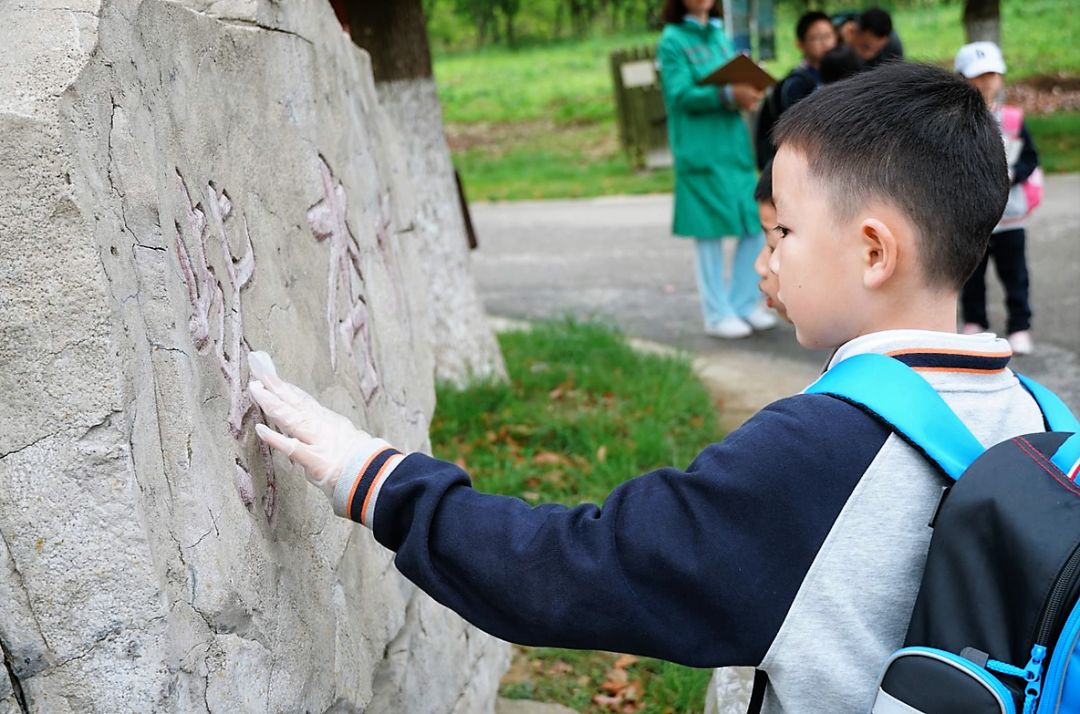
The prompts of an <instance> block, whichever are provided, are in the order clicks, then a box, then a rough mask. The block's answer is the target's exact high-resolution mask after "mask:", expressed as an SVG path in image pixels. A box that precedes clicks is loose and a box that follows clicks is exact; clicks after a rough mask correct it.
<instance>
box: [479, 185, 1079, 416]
mask: <svg viewBox="0 0 1080 714" xmlns="http://www.w3.org/2000/svg"><path fill="white" fill-rule="evenodd" d="M472 215H473V221H474V222H475V224H476V229H477V234H478V236H479V240H480V246H481V247H480V249H479V250H477V251H476V252H475V253H474V254H473V267H474V273H475V275H476V279H477V283H478V285H479V288H480V292H481V295H482V297H483V300H484V303H485V305H486V306H487V309H488V312H489V313H491V314H492V315H496V316H501V317H510V318H518V319H535V318H545V317H556V316H560V315H565V314H574V315H580V316H589V317H601V318H605V319H610V320H613V321H615V322H616V323H617V324H618V325H620V326H621V327H622V328H623V329H624V330H625V331H626V332H627V333H629V334H631V335H634V336H637V337H642V338H646V339H649V340H654V341H656V342H661V343H664V344H667V345H671V346H674V347H678V348H681V349H685V350H687V351H688V352H690V353H691V354H693V355H696V356H698V357H699V359H700V362H699V368H700V369H701V370H702V371H703V372H705V373H706V375H707V376H711V377H712V379H710V381H711V382H713V383H714V384H719V385H721V387H722V388H721V394H722V395H723V397H724V399H725V404H724V405H723V407H724V408H725V410H726V412H727V413H728V420H727V421H728V423H727V424H725V426H728V427H730V426H734V425H737V424H738V423H739V422H741V420H742V419H743V418H745V417H746V416H749V414H751V413H753V412H754V411H756V410H757V409H759V408H760V407H761V406H764V405H765V404H767V403H769V402H770V401H773V400H774V399H778V398H780V397H783V396H787V395H790V394H793V393H795V392H797V391H799V390H800V389H801V388H802V387H804V386H805V385H806V384H808V383H809V382H810V381H812V380H813V379H814V377H815V376H816V375H817V373H818V371H819V370H820V368H821V365H822V363H823V362H824V359H825V357H826V355H825V354H824V353H820V352H818V353H815V352H809V351H806V350H803V349H802V348H800V347H799V346H798V344H797V343H796V342H795V335H794V331H793V330H792V329H791V328H790V327H788V326H786V325H784V326H782V327H780V328H778V329H776V330H772V331H770V332H766V333H759V334H757V335H755V336H753V337H750V338H747V339H745V340H739V341H733V342H731V341H720V340H715V339H712V338H709V337H706V336H705V335H704V334H703V333H702V329H701V328H702V324H701V313H700V309H699V307H698V301H697V291H696V287H695V285H694V272H693V250H692V246H691V245H690V243H689V242H688V241H684V240H678V239H674V238H672V237H670V233H669V226H670V219H671V196H669V195H655V196H642V197H614V198H603V199H590V200H581V201H529V202H513V203H496V204H482V203H481V204H474V205H473V207H472ZM1028 235H1029V258H1028V259H1029V263H1030V266H1031V273H1032V296H1033V303H1034V307H1033V310H1034V313H1035V317H1034V325H1035V329H1034V334H1035V339H1036V343H1037V345H1036V347H1037V351H1036V354H1035V355H1032V356H1030V357H1023V358H1016V359H1015V360H1014V367H1016V368H1017V369H1018V370H1020V371H1023V372H1024V373H1026V374H1029V375H1031V376H1032V377H1034V378H1036V379H1039V380H1041V381H1043V382H1044V383H1045V384H1046V385H1047V386H1049V387H1051V388H1052V389H1055V390H1057V391H1058V393H1059V394H1061V396H1062V397H1063V398H1064V399H1065V400H1066V402H1067V403H1069V405H1070V406H1072V407H1073V408H1074V409H1076V410H1080V174H1069V175H1062V176H1053V177H1051V178H1050V179H1049V181H1048V182H1047V190H1046V199H1045V204H1044V205H1043V206H1042V207H1040V209H1039V210H1038V211H1037V212H1036V214H1035V216H1033V218H1032V220H1031V222H1030V225H1029V227H1028ZM995 281H996V279H988V283H991V285H992V288H991V291H990V295H989V297H988V302H989V304H990V308H991V312H990V318H991V321H992V323H993V324H992V329H995V328H996V329H998V330H1001V329H1003V327H1004V309H1003V307H1002V295H1001V290H1000V288H999V287H998V286H997V285H996V282H995Z"/></svg>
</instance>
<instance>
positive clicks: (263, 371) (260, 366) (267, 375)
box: [248, 352, 286, 392]
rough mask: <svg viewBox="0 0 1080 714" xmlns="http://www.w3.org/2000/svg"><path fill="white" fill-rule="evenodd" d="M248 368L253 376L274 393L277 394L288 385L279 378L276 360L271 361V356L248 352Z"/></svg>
mask: <svg viewBox="0 0 1080 714" xmlns="http://www.w3.org/2000/svg"><path fill="white" fill-rule="evenodd" d="M248 368H249V369H250V370H251V376H253V377H254V378H255V379H256V380H258V381H260V382H262V383H263V384H264V385H266V387H267V388H268V389H269V390H270V391H272V392H277V391H278V390H279V389H280V388H281V387H282V385H284V384H286V383H285V382H283V381H282V380H281V378H280V377H278V373H277V369H276V368H275V367H274V360H272V359H270V355H268V354H267V353H265V352H248Z"/></svg>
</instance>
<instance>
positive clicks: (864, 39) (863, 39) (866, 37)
mask: <svg viewBox="0 0 1080 714" xmlns="http://www.w3.org/2000/svg"><path fill="white" fill-rule="evenodd" d="M852 44H853V46H854V48H855V53H856V54H858V55H859V57H862V58H863V60H865V61H870V60H872V59H874V58H875V57H877V56H878V53H879V52H881V51H882V50H883V49H885V45H887V44H889V38H888V37H878V36H877V35H875V34H874V33H873V32H870V31H869V30H859V31H857V32H856V33H855V42H854V43H852Z"/></svg>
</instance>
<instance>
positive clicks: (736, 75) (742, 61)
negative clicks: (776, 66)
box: [698, 54, 776, 91]
mask: <svg viewBox="0 0 1080 714" xmlns="http://www.w3.org/2000/svg"><path fill="white" fill-rule="evenodd" d="M698 84H749V85H750V86H751V87H754V88H755V89H760V90H761V91H765V90H766V89H768V88H769V87H771V86H773V85H774V84H776V80H775V79H773V76H772V75H771V74H769V73H768V72H766V71H765V70H764V69H763V68H762V67H761V65H759V64H758V63H757V62H755V61H754V60H752V59H750V58H749V57H747V56H746V55H743V54H738V55H735V56H734V57H732V58H731V59H730V60H728V62H727V64H725V65H723V66H722V67H720V68H719V69H717V70H715V71H713V72H712V73H711V74H710V75H709V76H707V77H705V78H703V79H701V80H699V81H698Z"/></svg>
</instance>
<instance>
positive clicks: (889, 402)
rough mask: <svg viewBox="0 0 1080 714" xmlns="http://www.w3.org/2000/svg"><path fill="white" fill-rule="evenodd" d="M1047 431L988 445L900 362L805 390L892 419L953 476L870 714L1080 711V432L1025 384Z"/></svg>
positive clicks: (1055, 403) (885, 361) (1043, 392)
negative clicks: (901, 638) (901, 635)
mask: <svg viewBox="0 0 1080 714" xmlns="http://www.w3.org/2000/svg"><path fill="white" fill-rule="evenodd" d="M1017 377H1018V378H1019V379H1020V382H1021V383H1022V384H1023V386H1024V387H1025V388H1026V389H1027V390H1028V392H1030V393H1031V395H1032V396H1033V397H1034V398H1035V400H1036V401H1037V402H1038V404H1039V407H1040V409H1041V410H1042V413H1043V418H1044V421H1045V423H1046V425H1047V429H1048V431H1047V432H1044V433H1039V434H1029V435H1026V436H1018V437H1015V438H1012V439H1009V440H1007V441H1004V442H1001V443H1000V444H997V445H994V446H991V447H990V448H988V449H986V448H984V447H983V446H982V445H981V444H980V443H979V442H978V441H977V440H976V439H975V437H974V436H973V435H972V434H971V432H970V431H969V430H968V429H967V427H966V426H964V424H963V423H962V422H961V421H960V419H959V418H958V417H957V416H956V415H955V414H954V413H953V412H952V410H951V409H950V408H949V407H948V405H946V403H945V401H944V400H943V399H942V398H941V396H940V395H939V394H938V393H937V391H936V390H935V389H934V388H933V387H932V386H930V384H929V383H928V382H926V381H925V380H924V379H923V378H922V377H920V376H919V375H918V374H917V373H916V372H915V371H914V370H912V369H910V368H909V367H908V366H907V365H905V364H903V363H901V362H899V361H898V360H895V359H893V358H891V357H886V356H883V355H876V354H864V355H857V356H855V357H851V358H849V359H846V360H844V361H843V362H840V363H839V364H837V365H836V366H834V367H833V368H832V369H830V370H829V371H828V372H826V373H825V374H824V375H822V377H821V378H820V379H819V380H818V381H817V382H815V383H814V384H813V385H812V386H811V387H810V388H809V389H808V390H807V392H809V393H816V394H826V395H830V396H833V397H835V398H838V399H841V400H843V401H846V402H848V403H850V404H853V405H855V406H857V407H859V408H861V409H862V410H864V411H866V412H868V413H870V414H871V415H873V416H875V417H876V418H878V419H879V420H881V421H882V422H883V423H885V424H886V425H887V426H888V427H889V428H890V429H892V430H893V432H894V433H896V434H898V435H899V436H900V437H901V438H903V439H904V440H905V441H907V442H908V443H909V444H911V445H912V446H914V447H915V448H916V449H918V450H919V451H920V452H921V453H922V454H923V455H924V456H925V457H926V458H927V459H928V460H929V461H930V463H932V464H933V465H934V466H935V467H936V468H937V469H939V470H940V471H941V472H942V473H943V474H944V475H945V476H946V477H947V479H946V480H943V485H944V484H945V483H948V485H947V486H945V488H944V490H943V493H942V499H941V502H940V503H939V504H938V508H937V511H936V513H935V514H934V517H933V519H932V520H931V523H930V524H929V525H930V526H931V527H932V528H933V529H934V533H933V536H932V538H931V541H930V548H929V552H928V554H927V559H926V568H925V570H924V572H923V577H922V582H921V584H920V587H919V593H918V596H917V599H916V601H915V607H914V610H913V612H912V616H911V621H910V623H909V626H908V631H907V636H906V639H905V642H904V647H903V648H902V649H900V650H898V651H896V652H895V653H893V654H892V656H891V657H889V659H888V661H887V662H885V663H884V666H883V668H882V672H881V676H880V678H879V681H878V689H877V695H876V699H875V702H874V705H873V709H872V712H873V714H983V713H986V714H1019V713H1020V712H1023V714H1051V713H1052V712H1080V606H1078V604H1077V596H1078V593H1080V482H1078V478H1080V422H1078V421H1077V419H1076V417H1074V416H1073V415H1072V413H1071V412H1070V411H1069V409H1068V407H1066V406H1065V404H1064V403H1063V402H1062V401H1061V400H1060V399H1059V398H1058V397H1057V396H1056V395H1054V393H1053V392H1051V391H1050V390H1048V389H1046V388H1045V387H1043V386H1041V385H1039V384H1038V383H1036V382H1033V381H1031V380H1029V379H1027V378H1025V377H1022V376H1020V375H1017Z"/></svg>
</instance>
